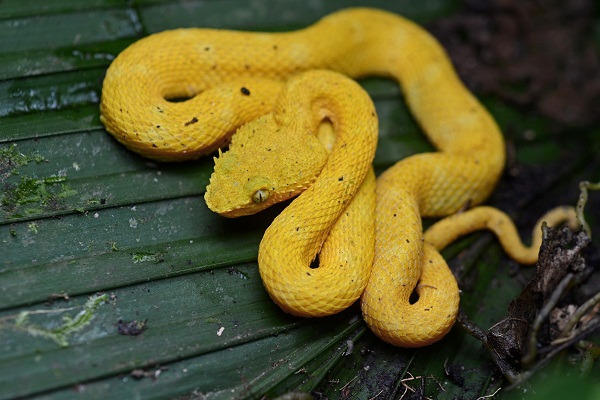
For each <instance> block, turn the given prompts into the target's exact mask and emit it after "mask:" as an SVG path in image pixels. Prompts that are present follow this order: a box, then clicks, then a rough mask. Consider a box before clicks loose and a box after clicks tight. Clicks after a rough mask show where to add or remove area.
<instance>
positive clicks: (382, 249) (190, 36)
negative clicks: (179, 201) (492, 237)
mask: <svg viewBox="0 0 600 400" xmlns="http://www.w3.org/2000/svg"><path fill="white" fill-rule="evenodd" d="M314 68H324V69H331V70H335V71H338V72H341V73H343V74H345V75H348V76H350V77H354V78H356V77H361V76H366V75H381V76H387V77H391V78H393V79H395V80H397V81H398V82H399V83H400V84H401V85H402V88H403V92H404V94H405V99H406V101H407V103H408V105H409V107H410V109H411V110H412V112H413V114H414V116H415V118H416V119H417V120H418V121H419V123H420V124H421V126H422V128H423V130H424V132H425V133H426V134H427V136H428V138H429V139H430V141H431V142H432V143H433V144H434V146H435V147H436V148H437V149H438V150H439V151H438V152H437V153H431V154H422V155H416V156H413V157H410V158H408V159H406V160H403V161H401V162H399V163H398V164H397V165H396V166H394V167H393V168H391V169H390V170H389V171H387V172H386V173H384V174H383V175H382V176H381V177H380V178H379V180H378V182H377V216H376V218H375V221H376V223H375V234H376V239H375V250H374V262H373V270H372V273H371V276H370V277H369V276H368V275H369V269H370V266H369V265H366V266H365V265H363V263H366V264H368V262H367V261H368V260H369V259H370V257H372V256H373V250H369V249H370V248H371V243H372V241H373V239H372V237H371V236H370V233H369V232H372V229H373V228H372V224H370V221H372V215H373V214H372V211H369V210H372V208H373V200H372V199H373V197H372V193H373V191H374V189H373V183H372V182H373V176H372V173H368V172H367V168H366V166H365V164H364V160H363V159H362V158H361V159H360V162H359V157H358V156H357V155H354V154H350V152H346V151H341V150H342V149H343V147H342V145H343V144H346V145H348V146H349V145H350V142H349V141H348V138H350V137H354V138H355V139H356V140H359V142H360V143H362V140H363V139H358V137H357V135H356V133H357V132H354V133H352V132H348V131H347V130H346V129H343V130H341V127H342V126H348V125H349V126H355V125H360V126H361V129H367V128H365V127H363V126H362V123H363V122H365V120H369V119H373V117H372V116H370V114H369V112H367V114H361V113H362V112H363V111H364V110H372V105H367V102H365V101H364V100H360V101H359V102H358V103H360V104H362V106H359V105H357V104H355V103H354V102H350V104H348V101H344V98H345V97H346V96H347V95H348V94H347V92H344V91H337V90H335V89H334V88H332V87H331V86H328V85H330V84H331V82H328V81H329V80H331V81H337V78H333V75H329V76H330V77H331V78H326V79H325V81H326V82H322V83H316V84H314V85H313V84H310V85H312V86H311V90H310V91H306V90H302V89H301V87H302V86H303V85H304V83H306V84H307V85H308V81H306V80H304V81H303V79H305V78H306V75H302V76H300V77H299V78H298V79H295V80H294V82H295V84H296V89H287V88H286V89H282V82H283V81H285V80H287V79H289V77H291V76H292V75H295V74H297V73H298V72H300V71H305V70H309V69H314ZM316 74H317V75H322V74H323V73H322V72H317V73H316ZM308 76H310V74H309V75H308ZM326 76H327V75H326ZM298 82H300V83H302V84H300V85H299V84H298ZM340 82H342V83H339V85H342V86H345V87H346V86H347V87H348V88H350V87H351V86H352V85H351V84H349V83H347V82H346V81H344V80H341V81H340ZM324 88H327V89H326V90H325V89H324ZM313 89H314V90H316V91H320V93H321V94H320V95H319V96H321V95H322V96H321V97H319V96H317V98H315V97H314V94H311V91H313ZM282 91H283V93H287V94H282V95H281V96H280V95H279V93H282ZM200 93H201V94H200ZM325 93H327V94H328V95H331V96H332V98H329V97H327V96H325ZM357 93H358V92H357ZM352 96H353V97H354V98H356V99H359V98H361V97H362V96H361V95H359V94H356V95H354V94H353V95H352ZM177 97H184V98H191V97H193V98H191V99H190V100H188V101H185V102H179V103H175V102H170V101H168V100H167V99H170V98H177ZM277 99H281V100H282V104H283V106H282V105H277V106H276V100H277ZM342 103H343V104H346V105H345V106H344V107H346V106H348V107H350V109H349V111H348V110H346V111H344V110H343V109H342V108H343V107H341V106H339V104H342ZM296 104H308V105H309V107H308V108H309V109H312V111H313V112H314V113H315V114H313V115H312V117H311V116H307V120H306V121H308V122H293V121H294V119H293V118H288V117H287V116H284V114H286V111H287V112H288V113H289V115H291V114H292V113H291V112H290V111H291V110H295V109H296V108H298V109H299V110H302V111H301V112H299V114H306V115H308V114H309V113H307V111H306V107H305V108H303V107H296ZM274 108H275V111H274V112H273V113H272V114H269V115H266V116H264V115H265V114H267V113H269V112H270V111H271V110H273V109H274ZM333 110H335V112H332V111H333ZM338 112H340V113H341V114H340V115H339V119H338V114H337V113H338ZM101 114H102V115H101V120H102V122H103V123H104V125H105V126H106V128H107V130H108V131H109V132H110V133H112V134H113V135H114V136H115V138H117V140H119V141H120V142H122V143H123V144H124V145H126V146H127V147H128V148H130V149H131V150H133V151H136V152H138V153H140V154H142V155H144V156H147V157H150V158H154V159H158V160H169V161H170V160H183V159H194V158H198V157H200V156H202V155H205V154H208V153H210V152H212V151H214V150H215V149H217V148H219V147H221V146H222V145H223V144H225V143H227V142H228V141H229V140H230V137H231V135H232V133H233V132H235V131H236V129H238V128H239V127H240V126H242V125H243V124H244V123H246V122H247V121H251V120H253V119H255V118H258V117H260V116H264V117H261V118H258V119H257V120H255V121H253V122H251V123H249V124H247V125H245V126H244V127H243V128H241V129H240V131H239V132H238V133H237V134H236V135H235V136H234V138H233V141H232V144H231V146H230V150H229V151H227V152H226V153H224V154H223V155H222V156H220V157H219V158H218V159H217V162H216V165H215V172H214V173H213V175H212V177H211V184H210V185H209V187H208V188H207V193H206V196H205V199H206V202H207V204H208V206H209V207H210V208H211V209H212V210H214V211H216V212H219V213H221V214H223V215H225V216H231V217H233V216H239V215H245V214H252V213H255V212H258V211H260V210H262V209H264V208H265V207H267V206H269V205H271V204H273V203H275V202H277V201H281V200H284V199H288V198H290V197H292V196H295V195H297V194H298V193H300V192H301V191H303V190H305V189H306V187H307V186H309V185H311V184H313V183H314V184H315V185H317V186H316V187H315V188H314V189H313V188H312V187H311V189H308V192H307V193H304V194H302V195H301V196H300V197H298V199H296V200H295V201H294V202H293V203H292V206H290V207H288V209H286V211H285V213H284V214H282V216H280V217H278V218H277V220H276V221H275V223H274V225H273V226H272V227H270V228H269V229H268V230H267V232H266V234H265V237H264V238H263V241H262V242H261V246H260V252H259V267H260V270H261V276H262V277H263V280H264V284H265V287H266V288H267V290H268V291H269V294H270V295H271V297H272V298H273V299H274V300H275V301H276V302H277V304H279V305H280V306H281V307H282V308H283V309H284V310H286V311H288V312H291V313H293V314H296V315H306V316H312V315H328V314H330V313H333V312H337V311H339V309H342V308H343V307H345V306H347V305H348V304H350V303H351V302H352V301H354V300H353V299H355V298H356V297H357V296H358V295H359V294H360V292H361V291H362V288H361V287H363V286H364V285H365V284H366V289H365V290H364V293H363V295H362V309H363V315H364V317H365V320H366V321H367V323H368V324H369V326H370V327H371V329H372V330H373V331H374V332H375V333H376V334H377V335H379V336H380V337H381V338H382V339H384V340H386V341H387V342H389V343H392V344H395V345H399V346H407V347H416V346H423V345H426V344H429V343H433V342H435V341H436V340H439V339H440V338H441V337H443V335H444V334H445V333H446V332H447V331H448V330H449V329H450V328H451V326H452V324H453V323H454V320H455V316H456V312H457V306H458V288H457V285H456V282H455V280H454V278H453V276H452V274H451V273H450V272H449V270H448V268H447V266H446V264H445V262H444V260H443V259H442V257H441V256H440V255H439V253H438V251H437V250H439V248H441V247H442V246H443V245H442V243H446V242H447V240H446V239H444V238H447V237H454V236H453V234H452V232H449V231H448V230H447V229H443V230H438V231H437V233H436V231H435V230H433V231H432V233H431V234H430V235H428V237H427V239H428V241H427V242H426V243H425V244H423V232H422V227H421V217H422V216H444V215H448V214H451V213H455V212H457V211H458V210H460V209H461V208H462V207H463V206H464V205H465V204H478V203H481V202H482V201H484V199H485V198H486V197H487V196H488V195H489V194H490V193H491V191H492V190H493V188H494V186H495V184H496V181H497V180H498V177H499V175H500V173H501V171H502V169H503V166H504V158H505V155H504V143H503V139H502V136H501V134H500V132H499V129H498V127H497V125H496V124H495V122H494V120H493V119H492V118H491V117H490V115H489V114H488V113H487V112H486V110H485V109H484V108H483V107H482V106H481V105H480V104H479V102H478V101H477V100H476V99H475V98H474V97H473V96H472V95H471V94H470V93H469V92H468V90H467V89H466V88H465V87H464V86H463V84H462V83H461V82H460V81H459V79H458V78H457V76H456V74H455V72H454V70H453V68H452V66H451V64H450V62H449V60H448V57H447V56H446V54H445V52H444V51H443V50H442V48H441V47H440V45H439V44H438V43H437V42H436V41H435V40H434V39H433V38H432V37H431V36H430V35H429V34H427V33H426V32H425V31H424V30H423V29H421V28H420V27H418V26H417V25H415V24H413V23H412V22H410V21H407V20H406V19H403V18H402V17H399V16H396V15H393V14H390V13H386V12H382V11H377V10H370V9H349V10H344V11H340V12H337V13H334V14H331V15H330V16H328V17H326V18H324V19H322V20H321V21H319V22H318V23H316V24H314V25H312V26H310V27H308V28H306V29H304V30H300V31H296V32H289V33H270V34H266V33H249V32H231V31H216V30H210V29H181V30H175V31H169V32H163V33H160V34H156V35H152V36H149V37H147V38H145V39H143V40H140V41H139V42H137V43H135V44H134V45H132V46H131V47H129V48H128V49H126V50H125V51H124V52H123V53H122V54H121V55H119V57H117V58H116V59H115V60H114V62H113V63H112V64H111V66H110V68H109V70H108V72H107V76H106V79H105V82H104V87H103V93H102V101H101ZM342 115H343V116H342ZM324 118H325V119H330V120H331V121H332V122H333V127H334V130H335V131H336V135H337V138H336V140H335V143H334V144H333V150H332V152H331V155H330V156H329V158H328V154H327V153H328V152H327V150H325V149H324V147H323V146H322V145H321V142H322V141H323V140H319V139H315V134H317V136H319V134H318V132H321V131H322V130H323V129H321V128H320V127H319V124H321V126H324V125H327V124H322V121H323V119H324ZM350 118H356V119H357V121H356V123H354V122H348V121H351V119H350ZM287 124H291V125H294V124H295V125H297V126H301V127H303V130H304V131H305V132H304V133H302V134H301V135H300V136H299V138H296V137H295V136H294V137H292V136H291V133H290V134H288V135H277V134H275V133H276V132H278V131H279V132H282V131H286V132H287V131H289V130H290V128H289V126H288V125H287ZM307 132H309V133H310V134H307ZM294 135H295V134H294ZM367 136H368V135H367ZM321 139H322V138H321ZM355 139H352V140H355ZM353 147H357V146H354V145H353ZM358 147H360V146H358ZM304 148H306V149H308V152H307V153H304V152H303V151H304V150H303V149H304ZM370 151H371V150H370V148H369V149H367V150H366V153H369V152H370ZM362 154H363V155H364V154H365V150H364V149H363V151H362ZM367 155H368V154H367ZM366 158H367V159H368V157H366ZM350 164H355V165H359V168H358V171H351V170H348V168H347V165H350ZM322 168H324V169H323V171H322V172H320V171H321V169H322ZM319 174H320V175H319ZM348 174H350V175H348ZM365 174H366V179H365V183H364V184H363V187H362V188H361V189H360V190H359V189H358V188H359V186H360V184H361V182H362V181H363V179H362V177H364V176H365ZM317 176H318V178H317ZM342 176H343V177H344V179H343V180H338V181H336V179H339V178H340V177H342ZM349 176H351V177H352V179H348V178H347V177H349ZM361 176H362V177H361ZM334 178H335V179H334ZM342 182H343V183H342ZM329 188H335V189H336V190H337V192H336V193H335V194H334V195H333V197H329V196H328V195H327V194H326V193H325V192H326V189H329ZM357 191H358V193H359V194H360V193H362V195H360V196H358V200H357V198H356V197H355V198H354V199H352V200H350V199H351V197H352V194H353V193H354V192H357ZM336 196H341V197H336ZM338 201H339V202H340V203H344V202H349V203H350V207H351V208H349V209H344V208H343V207H340V206H338V205H337V203H338ZM323 205H324V206H325V208H322V206H323ZM288 210H291V211H288ZM365 210H366V211H365ZM484 214H485V213H484ZM338 215H341V217H340V218H339V219H338V221H339V222H338V224H337V225H339V226H340V227H339V228H338V227H333V228H331V227H330V226H331V223H332V222H335V221H336V218H337V216H338ZM459 215H462V214H459ZM354 217H357V219H356V220H355V219H353V218H354ZM457 218H458V219H457V220H456V221H460V220H461V217H457ZM361 219H362V222H358V221H361ZM364 220H366V222H365V221H364ZM465 220H466V219H463V221H465ZM307 221H308V224H306V223H307ZM358 223H361V224H362V225H356V224H358ZM469 224H470V222H469V223H467V224H466V225H465V224H463V225H462V227H461V228H458V230H457V232H459V234H461V233H460V232H462V233H464V232H467V231H469V230H473V229H478V228H477V227H478V226H480V225H481V224H475V225H474V226H475V227H474V228H472V229H471V228H469V226H470V225H469ZM337 225H336V226H337ZM458 225H461V224H460V223H458ZM452 226H453V225H452V224H449V228H448V229H450V230H452ZM465 226H466V227H465ZM356 227H358V228H356ZM330 230H331V232H330ZM350 231H352V232H350ZM328 232H330V233H329V236H328ZM336 232H337V233H336ZM348 233H351V234H352V235H354V236H352V237H351V239H350V240H349V241H348V240H346V241H344V240H345V239H344V238H343V237H344V235H346V234H348ZM363 233H364V234H365V236H366V240H363V241H362V242H360V240H361V239H363V238H362V235H361V234H363ZM326 238H327V241H325V243H324V244H323V241H324V240H325V239H326ZM438 239H439V240H438ZM338 249H342V250H341V251H338ZM358 249H361V250H362V251H361V252H360V254H361V255H360V256H355V254H356V250H358ZM319 250H321V253H320V256H319V257H320V261H321V264H320V266H319V268H317V269H310V268H309V264H310V262H311V261H312V258H313V257H314V255H316V254H317V253H318V252H319ZM340 261H341V262H340ZM336 262H337V263H338V264H341V266H342V271H344V272H342V274H341V276H344V275H351V272H352V274H353V273H354V271H360V272H359V273H358V274H359V275H358V276H355V275H351V277H350V278H349V280H350V281H352V283H355V281H356V282H359V283H358V284H354V286H353V289H352V290H353V292H352V294H351V295H346V294H344V292H345V290H346V289H345V288H346V287H347V286H348V285H350V284H349V283H342V282H341V281H337V283H336V279H339V277H340V275H335V274H336V273H335V272H332V271H335V270H334V269H330V267H329V264H330V263H331V264H335V263H336ZM355 263H360V264H361V265H356V266H354V264H355ZM290 266H292V268H291V269H290V268H289V267H290ZM326 277H327V278H329V279H330V280H329V281H328V282H329V283H324V282H325V281H324V279H326ZM315 278H318V279H315ZM367 279H368V282H367ZM331 282H333V283H331ZM417 282H419V285H418V288H417V291H418V292H419V296H420V298H419V300H418V301H417V302H416V303H414V304H410V303H409V296H410V294H411V292H412V290H413V288H414V287H415V285H417ZM291 287H295V288H294V289H293V290H291V289H290V288H291ZM334 289H335V290H334ZM331 290H333V292H332V291H331ZM357 293H358V294H357ZM331 299H339V301H338V300H335V301H332V300H331ZM331 303H333V305H332V304H331ZM307 304H308V306H307ZM306 307H308V308H306Z"/></svg>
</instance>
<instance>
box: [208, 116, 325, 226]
mask: <svg viewBox="0 0 600 400" xmlns="http://www.w3.org/2000/svg"><path fill="white" fill-rule="evenodd" d="M297 128H298V127H294V128H293V129H294V130H296V129H297ZM326 161H327V151H326V150H325V148H324V147H323V145H322V144H321V142H320V141H319V140H318V139H317V138H316V136H315V132H301V133H297V132H294V133H291V132H290V130H289V129H287V128H286V127H284V126H281V124H280V123H278V122H276V121H275V118H274V117H273V116H272V115H271V114H268V115H265V116H263V117H260V118H257V119H255V120H253V121H251V122H248V123H247V124H245V125H243V126H242V127H240V128H239V129H238V131H237V132H236V134H235V135H233V139H232V141H231V144H230V146H229V150H228V151H226V152H221V151H219V157H218V158H215V169H214V172H213V173H212V175H211V177H210V184H209V185H208V187H207V188H206V194H205V195H204V199H205V201H206V204H207V205H208V208H210V209H211V210H212V211H214V212H216V213H219V214H221V215H223V216H225V217H239V216H242V215H251V214H255V213H257V212H259V211H262V210H264V209H265V208H267V207H269V206H271V205H273V204H276V203H278V202H281V201H284V200H287V199H290V198H292V197H294V196H296V195H298V194H300V193H301V192H302V191H303V190H305V189H306V188H308V187H309V186H310V185H311V184H312V182H313V181H314V180H315V179H316V177H317V176H318V174H319V172H320V171H321V169H322V168H323V166H324V165H325V162H326Z"/></svg>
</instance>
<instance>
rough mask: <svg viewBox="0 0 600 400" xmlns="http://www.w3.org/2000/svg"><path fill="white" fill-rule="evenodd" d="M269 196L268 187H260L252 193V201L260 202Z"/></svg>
mask: <svg viewBox="0 0 600 400" xmlns="http://www.w3.org/2000/svg"><path fill="white" fill-rule="evenodd" d="M268 198H269V191H268V190H267V189H258V190H257V191H256V192H254V194H253V195H252V201H253V202H254V203H256V204H260V203H262V202H264V201H265V200H267V199H268Z"/></svg>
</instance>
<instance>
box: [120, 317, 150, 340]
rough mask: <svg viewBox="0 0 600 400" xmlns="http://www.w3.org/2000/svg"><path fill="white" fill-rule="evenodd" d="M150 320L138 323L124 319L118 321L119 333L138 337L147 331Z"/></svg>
mask: <svg viewBox="0 0 600 400" xmlns="http://www.w3.org/2000/svg"><path fill="white" fill-rule="evenodd" d="M147 323H148V319H145V320H142V321H138V320H135V319H134V320H132V321H123V320H122V319H120V320H118V321H117V332H119V334H120V335H126V336H137V335H139V334H141V333H142V332H144V331H145V330H146V325H147Z"/></svg>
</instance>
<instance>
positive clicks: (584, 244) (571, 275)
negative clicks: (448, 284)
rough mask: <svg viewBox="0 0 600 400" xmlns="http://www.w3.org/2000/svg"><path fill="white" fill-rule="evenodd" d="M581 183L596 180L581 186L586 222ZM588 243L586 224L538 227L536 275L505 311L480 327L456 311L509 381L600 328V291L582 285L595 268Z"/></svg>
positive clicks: (523, 377) (516, 380) (580, 208)
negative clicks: (497, 319) (573, 227)
mask: <svg viewBox="0 0 600 400" xmlns="http://www.w3.org/2000/svg"><path fill="white" fill-rule="evenodd" d="M584 187H585V188H587V187H597V185H589V183H587V182H585V183H583V184H582V185H581V188H582V191H581V196H580V201H579V203H578V212H579V214H578V217H579V219H580V220H581V221H582V225H583V226H586V224H585V220H584V219H583V206H584V205H585V199H586V198H587V190H584ZM582 199H583V200H582ZM590 243H591V238H590V233H589V229H581V230H580V231H579V232H573V231H572V230H570V229H569V228H568V227H566V226H563V227H556V228H549V227H547V226H543V242H542V246H541V248H540V254H539V259H538V264H537V269H536V274H535V276H534V277H533V279H532V280H531V281H530V282H529V283H528V284H527V285H526V286H525V288H524V289H523V290H522V291H521V293H520V295H519V296H518V297H517V298H516V299H514V300H513V301H512V302H511V304H510V305H509V310H508V311H509V314H508V316H507V317H506V318H504V319H503V320H502V321H500V322H498V323H497V324H495V325H494V326H493V327H492V328H490V329H489V330H487V331H484V330H482V329H481V328H479V327H477V326H476V325H475V324H473V323H472V322H471V321H469V320H468V318H467V316H466V315H465V314H464V313H463V312H462V311H461V312H460V314H459V322H460V324H461V325H462V326H463V327H464V328H466V329H467V330H468V331H469V332H470V333H471V334H472V335H473V336H475V337H476V338H477V339H479V340H481V341H482V342H483V343H484V345H485V347H486V348H487V349H488V351H489V352H490V355H491V357H492V359H493V360H494V362H495V364H496V365H497V367H498V368H499V369H500V371H501V372H502V373H503V374H504V376H505V377H506V378H507V380H508V381H509V382H510V383H512V384H513V385H519V384H521V383H522V382H524V381H525V380H526V379H528V378H529V376H531V375H532V374H533V373H534V372H535V371H537V370H538V369H540V368H541V367H543V366H544V365H546V364H547V363H548V362H549V361H550V360H551V359H552V358H553V357H554V356H556V355H557V354H558V353H559V352H561V351H562V350H564V349H566V348H568V347H571V346H574V345H577V344H580V341H581V340H583V339H584V338H586V337H587V336H589V335H590V334H592V333H593V332H595V331H596V330H599V329H600V291H598V287H597V285H596V286H595V290H592V291H589V290H588V289H587V288H586V285H587V284H588V282H589V281H590V280H591V279H593V278H594V277H595V276H597V274H594V272H596V273H597V272H598V271H597V268H598V259H597V257H598V256H597V254H598V252H597V251H596V252H594V251H590V248H589V245H590ZM593 257H596V259H595V260H593V262H592V261H591V260H592V259H593ZM582 292H583V295H582Z"/></svg>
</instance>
